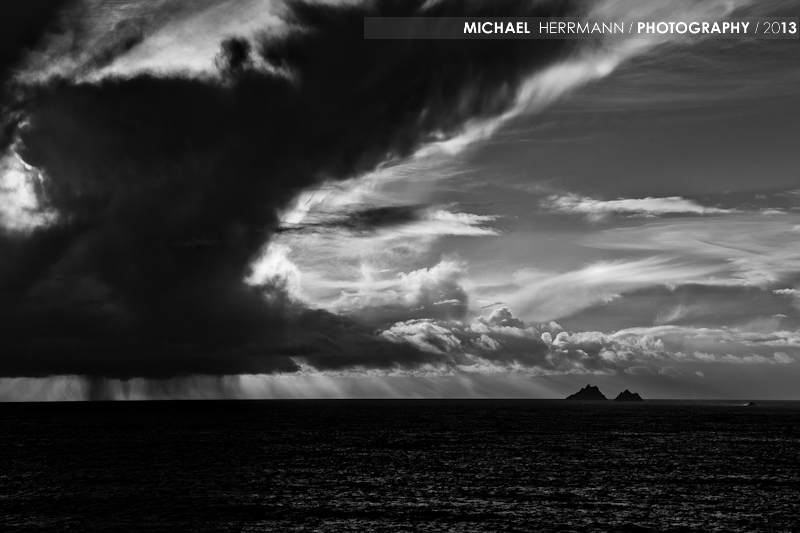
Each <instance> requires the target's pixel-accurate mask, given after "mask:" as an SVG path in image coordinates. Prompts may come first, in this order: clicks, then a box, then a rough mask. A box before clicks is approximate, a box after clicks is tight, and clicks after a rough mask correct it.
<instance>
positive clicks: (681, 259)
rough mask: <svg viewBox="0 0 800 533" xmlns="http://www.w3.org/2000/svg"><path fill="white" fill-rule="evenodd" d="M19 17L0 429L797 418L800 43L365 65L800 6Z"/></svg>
mask: <svg viewBox="0 0 800 533" xmlns="http://www.w3.org/2000/svg"><path fill="white" fill-rule="evenodd" d="M3 9H4V10H6V14H7V15H8V16H4V17H3V22H2V23H0V26H2V27H0V30H1V31H0V34H2V35H3V37H2V40H0V85H2V97H0V109H1V110H2V115H0V126H2V130H0V320H2V324H3V326H2V330H0V400H12V401H14V400H16V401H20V400H23V401H25V400H78V399H164V398H198V399H200V398H452V397H458V398H479V397H498V398H502V397H514V398H519V397H529V398H563V397H565V396H566V395H568V394H571V393H572V392H575V391H576V390H578V389H579V388H581V387H583V386H585V385H586V384H587V383H591V384H593V385H598V386H599V387H600V389H601V390H602V391H603V392H604V393H605V394H606V396H609V397H612V398H613V397H614V396H616V395H617V394H618V393H619V392H620V391H622V390H624V389H629V390H631V391H636V392H638V393H640V394H641V395H642V396H643V397H644V398H700V399H715V398H717V399H725V398H742V399H744V398H748V399H794V400H800V389H798V388H797V385H796V384H797V383H798V382H799V381H798V380H800V170H798V169H800V149H798V147H800V129H798V125H797V120H796V119H797V117H798V116H800V93H798V91H797V90H796V87H797V86H798V85H799V84H800V61H799V59H800V48H799V47H798V45H800V43H798V41H797V40H787V41H774V40H755V39H752V40H704V39H701V38H697V37H695V38H691V39H686V38H680V37H679V36H663V35H659V36H654V37H651V38H636V39H634V38H630V37H628V36H625V35H621V36H605V37H604V38H602V39H594V40H585V41H561V40H494V41H488V40H481V41H458V40H456V41H443V40H440V41H366V40H364V39H363V38H362V36H363V26H362V24H363V22H362V21H363V17H364V16H368V15H369V16H414V15H419V16H462V15H463V16H500V15H506V16H510V15H515V16H586V17H589V18H592V17H595V18H603V17H607V18H611V19H619V18H625V17H632V18H636V17H662V18H664V17H687V18H692V19H693V20H724V19H725V18H726V17H732V16H797V15H798V13H800V2H798V1H796V0H768V1H758V2H756V1H749V0H724V1H723V0H707V1H703V2H699V1H695V0H669V1H656V0H594V1H591V2H589V1H580V2H578V1H575V2H569V1H558V2H545V1H531V2H518V1H517V2H512V1H508V2H503V1H499V2H492V3H485V2H478V1H466V0H462V1H448V0H442V1H437V2H433V1H430V0H429V1H428V2H423V1H422V0H419V1H416V0H409V1H390V0H374V1H370V2H360V1H347V2H344V1H339V2H334V1H325V2H320V1H316V2H290V3H287V2H283V1H279V0H272V1H266V0H246V1H237V2H234V1H224V0H216V1H215V0H203V1H199V2H198V1H193V2H188V1H181V0H160V1H158V2H147V3H139V2H132V1H130V0H106V1H101V0H73V1H63V2H44V1H41V2H38V1H34V2H30V1H28V2H23V1H22V0H13V1H11V2H9V6H7V7H5V6H4V8H3Z"/></svg>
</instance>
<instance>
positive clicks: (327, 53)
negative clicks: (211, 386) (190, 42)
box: [0, 0, 568, 378]
mask: <svg viewBox="0 0 800 533" xmlns="http://www.w3.org/2000/svg"><path fill="white" fill-rule="evenodd" d="M422 4H423V2H422V1H421V0H419V1H407V0H403V1H390V0H384V1H377V2H373V3H370V4H369V5H367V6H345V7H333V6H325V5H306V4H301V3H295V4H292V6H291V10H290V15H289V16H290V18H291V22H292V23H294V24H296V25H298V26H301V27H303V28H304V30H303V31H302V32H296V33H293V34H290V35H289V36H288V37H285V38H282V39H280V40H277V39H274V38H270V37H264V39H263V42H257V43H250V44H245V43H244V41H241V40H236V39H233V40H228V41H226V42H225V44H224V45H223V49H222V54H221V55H220V60H219V61H218V63H219V66H220V67H221V69H222V71H223V76H222V81H219V80H217V81H214V80H210V79H208V78H202V79H192V78H188V77H185V76H184V77H180V76H156V75H152V74H142V75H138V76H135V77H129V78H107V79H104V80H102V81H99V82H96V83H78V82H76V81H74V80H70V79H58V80H52V81H50V82H49V83H47V84H45V85H37V86H35V87H28V88H26V90H25V91H24V95H23V96H21V97H20V98H21V100H18V101H17V102H16V105H17V106H19V107H20V108H21V109H24V110H25V112H24V114H23V115H21V116H20V117H19V118H20V120H19V121H18V128H17V130H16V132H15V135H16V138H17V142H16V145H15V146H16V149H17V151H18V153H19V155H20V156H21V157H22V158H23V159H24V160H25V161H26V162H27V163H28V164H30V165H33V166H34V167H36V168H38V169H39V170H40V171H42V173H43V175H44V176H45V179H44V181H43V182H42V183H41V185H40V187H39V190H38V191H37V192H38V195H39V199H40V202H41V203H42V204H43V205H44V206H46V207H47V208H49V209H52V210H54V211H55V212H57V213H58V217H59V218H58V222H57V223H56V224H54V225H52V226H49V227H46V228H39V229H37V230H35V231H33V232H32V233H29V234H19V233H7V234H4V235H2V236H0V257H2V258H3V259H2V262H0V302H2V303H0V321H1V322H2V325H3V332H4V333H3V334H2V337H0V353H2V356H0V375H4V376H44V375H54V374H83V375H89V376H104V377H112V378H130V377H134V376H142V377H153V378H168V377H171V376H180V375H188V374H235V373H260V372H273V371H291V370H294V369H296V368H297V367H296V365H295V362H294V361H295V359H292V357H295V358H300V359H302V360H305V361H308V362H309V363H311V364H313V365H314V366H316V367H319V368H336V367H342V366H348V365H352V364H361V365H365V366H378V367H389V366H391V365H394V364H400V365H401V366H404V365H409V364H412V365H413V364H417V363H421V362H424V361H425V360H427V359H428V358H429V355H427V354H424V353H422V352H420V351H419V350H416V349H412V348H411V347H410V346H400V345H398V344H397V343H391V342H386V341H384V340H383V339H381V338H378V337H376V336H375V335H374V331H370V330H369V329H367V328H365V327H363V326H359V325H358V324H355V323H353V322H351V321H348V320H346V319H343V318H340V317H335V316H333V315H330V314H328V313H325V312H321V311H310V310H308V309H304V308H303V307H302V306H300V305H298V304H297V303H295V302H292V301H290V299H289V298H288V296H287V295H286V294H287V293H286V291H284V290H283V289H282V287H281V286H280V284H278V283H273V284H267V285H264V286H260V287H249V286H247V285H245V284H244V283H243V282H242V280H243V278H244V277H245V276H246V275H247V273H248V268H249V265H250V263H251V262H252V260H253V259H254V258H255V257H256V256H257V254H258V252H259V250H261V249H262V247H263V245H264V244H265V242H266V241H268V239H269V237H270V235H271V234H273V233H274V232H275V231H276V230H277V227H278V218H277V215H276V212H277V210H278V209H281V208H285V207H286V206H287V205H288V204H289V202H290V201H291V200H292V199H293V198H294V197H295V196H296V195H297V194H298V193H299V192H300V191H302V190H303V189H304V188H307V187H310V186H313V185H315V184H318V183H320V182H321V181H322V180H326V179H327V180H339V179H345V178H349V177H352V176H354V175H357V174H359V173H362V172H366V171H369V170H372V169H374V168H375V167H376V166H377V165H378V164H380V163H382V162H384V161H386V160H388V159H389V158H393V157H403V156H407V155H409V154H411V153H413V151H414V150H416V149H417V148H418V147H419V146H420V145H421V144H422V143H424V142H426V141H427V140H430V139H433V138H435V137H440V136H441V134H442V133H444V134H451V133H454V132H455V131H456V130H457V129H458V127H459V126H461V125H462V124H463V123H464V122H465V121H466V120H468V119H472V118H475V117H489V116H493V115H496V114H497V113H500V112H502V111H504V110H506V109H507V108H508V107H509V106H510V105H511V104H512V103H513V99H514V96H515V92H516V89H517V87H518V85H519V84H520V82H521V81H522V80H523V79H524V78H525V77H526V76H527V75H529V74H530V73H532V72H533V71H535V70H536V69H537V68H541V67H542V66H544V65H546V64H548V63H549V62H552V61H554V60H557V59H558V58H559V57H561V56H562V55H563V54H565V53H568V50H567V49H565V47H566V46H567V44H565V43H563V42H559V41H547V40H545V41H535V40H495V41H444V40H442V41H364V40H363V38H362V35H363V27H362V24H363V17H364V16H365V15H384V16H408V15H413V14H415V13H418V12H419V10H420V7H421V5H422ZM567 8H568V6H567V3H565V2H554V3H538V4H535V5H533V7H531V4H530V3H523V2H517V1H513V2H512V1H508V2H492V3H491V4H489V3H475V4H465V3H461V2H459V3H457V4H456V3H452V4H450V3H441V4H437V5H436V6H434V7H432V8H430V9H428V10H427V11H426V12H427V13H428V14H429V15H432V16H447V15H475V16H491V15H499V14H501V13H502V14H504V15H506V16H508V15H512V14H513V15H520V16H522V15H524V16H547V15H565V14H567ZM139 39H140V34H139V33H138V30H137V29H136V27H135V26H132V27H130V28H128V29H127V30H126V31H125V32H123V34H122V35H121V36H118V40H117V41H115V42H114V43H111V44H110V45H109V46H108V47H107V49H108V50H111V51H112V52H110V53H116V52H115V51H119V50H123V51H124V50H125V49H126V47H130V46H133V45H135V44H136V43H137V42H138V40H139ZM33 40H34V39H32V40H31V41H33ZM26 44H30V43H26ZM256 55H260V56H261V57H262V58H263V59H265V60H266V61H268V62H270V63H272V64H273V65H277V66H281V67H283V68H285V69H287V71H289V72H291V73H292V79H287V78H286V77H284V76H275V75H272V74H269V73H265V72H263V71H258V70H256V69H255V68H254V67H253V66H252V65H253V64H254V63H255V61H253V58H254V57H255V56H256ZM109 57H110V56H109ZM109 57H105V56H102V57H98V59H97V65H102V64H105V63H107V62H108V60H109ZM23 122H24V123H25V124H26V125H25V126H21V124H23ZM398 216H399V217H400V218H402V217H403V216H412V215H411V214H408V213H406V214H405V215H404V214H403V213H402V212H401V211H398V212H391V211H379V210H378V211H372V212H371V213H366V214H364V213H362V214H361V215H357V216H356V217H355V218H354V219H351V223H353V224H357V225H360V226H363V227H365V228H366V227H369V226H370V225H373V226H375V225H380V224H385V223H389V222H391V220H392V218H393V217H394V218H395V220H396V219H397V217H398Z"/></svg>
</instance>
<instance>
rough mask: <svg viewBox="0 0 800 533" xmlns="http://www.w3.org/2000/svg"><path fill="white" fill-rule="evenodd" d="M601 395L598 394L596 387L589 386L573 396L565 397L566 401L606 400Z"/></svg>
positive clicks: (600, 393)
mask: <svg viewBox="0 0 800 533" xmlns="http://www.w3.org/2000/svg"><path fill="white" fill-rule="evenodd" d="M607 399H608V398H606V397H605V396H603V393H602V392H600V389H598V388H597V387H592V386H591V385H586V386H585V387H584V388H582V389H581V390H579V391H578V392H576V393H575V394H570V395H569V396H567V400H591V401H596V400H607Z"/></svg>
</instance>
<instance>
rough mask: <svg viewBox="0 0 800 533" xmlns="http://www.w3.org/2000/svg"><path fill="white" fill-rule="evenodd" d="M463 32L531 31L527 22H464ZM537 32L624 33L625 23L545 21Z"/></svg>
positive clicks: (517, 32) (518, 32)
mask: <svg viewBox="0 0 800 533" xmlns="http://www.w3.org/2000/svg"><path fill="white" fill-rule="evenodd" d="M464 33H465V34H466V33H516V34H520V33H531V31H530V29H528V23H527V22H465V23H464ZM539 33H572V34H588V35H591V34H596V33H625V25H624V24H620V23H616V22H614V23H610V24H609V23H602V24H601V23H598V22H595V23H590V22H583V23H581V22H562V21H558V22H547V23H544V22H543V23H540V24H539Z"/></svg>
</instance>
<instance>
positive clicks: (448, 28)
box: [364, 17, 800, 39]
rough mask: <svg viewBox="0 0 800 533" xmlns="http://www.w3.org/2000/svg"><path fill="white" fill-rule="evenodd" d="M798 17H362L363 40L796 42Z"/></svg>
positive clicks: (799, 21) (799, 19) (799, 20)
mask: <svg viewBox="0 0 800 533" xmlns="http://www.w3.org/2000/svg"><path fill="white" fill-rule="evenodd" d="M798 32H800V17H776V18H763V17H742V18H731V19H727V20H724V21H705V20H690V19H671V20H613V21H609V20H605V21H592V20H586V19H582V18H566V17H558V18H540V17H491V18H477V17H364V39H602V38H605V37H608V36H613V35H625V36H628V37H642V38H648V37H651V38H652V37H654V36H659V35H673V36H683V37H689V38H704V39H708V38H710V39H753V38H757V39H798V36H799V35H800V33H798Z"/></svg>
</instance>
